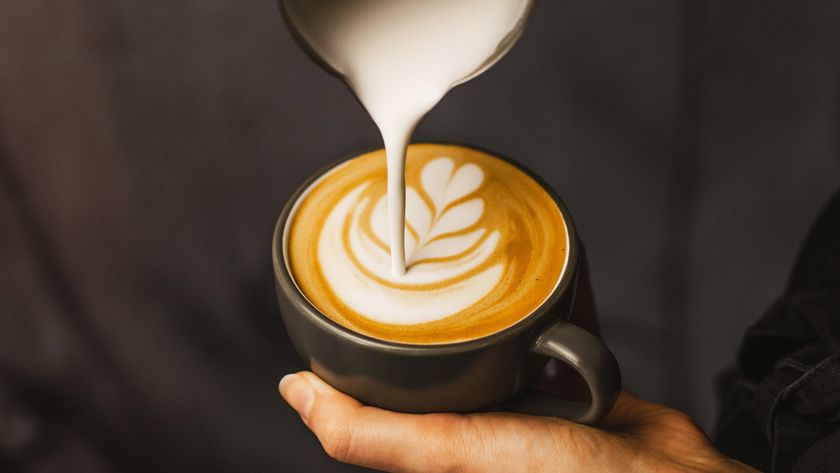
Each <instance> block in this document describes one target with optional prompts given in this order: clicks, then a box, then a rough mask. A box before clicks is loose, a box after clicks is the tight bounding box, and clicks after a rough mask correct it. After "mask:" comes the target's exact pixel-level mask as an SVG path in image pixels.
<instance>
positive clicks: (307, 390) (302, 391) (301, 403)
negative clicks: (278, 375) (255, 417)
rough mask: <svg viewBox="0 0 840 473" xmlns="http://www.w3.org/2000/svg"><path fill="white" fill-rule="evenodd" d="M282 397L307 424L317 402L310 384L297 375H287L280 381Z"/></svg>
mask: <svg viewBox="0 0 840 473" xmlns="http://www.w3.org/2000/svg"><path fill="white" fill-rule="evenodd" d="M280 395H281V396H283V399H285V400H286V402H288V403H289V405H290V406H292V409H294V410H296V411H297V413H298V414H300V416H301V417H302V418H303V421H304V422H306V421H307V419H308V417H309V410H310V409H312V403H313V401H315V391H314V390H313V389H312V386H311V385H310V384H309V382H308V381H307V380H306V379H304V378H303V377H302V376H300V375H297V374H287V375H286V376H283V379H281V380H280Z"/></svg>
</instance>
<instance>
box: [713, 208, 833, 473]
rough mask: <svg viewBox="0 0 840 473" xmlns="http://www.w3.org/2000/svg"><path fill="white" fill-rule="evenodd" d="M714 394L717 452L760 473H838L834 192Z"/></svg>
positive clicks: (746, 336) (750, 329) (747, 334)
mask: <svg viewBox="0 0 840 473" xmlns="http://www.w3.org/2000/svg"><path fill="white" fill-rule="evenodd" d="M721 388H722V391H723V395H724V409H723V412H722V415H721V418H720V422H719V426H718V434H717V442H716V443H717V446H718V448H719V449H720V450H721V451H722V452H723V453H725V454H727V455H729V456H732V457H735V458H737V459H739V460H741V461H744V462H745V463H748V464H750V465H753V466H755V467H757V468H760V469H762V470H764V471H772V472H796V473H805V472H809V473H811V472H826V473H828V472H835V473H836V472H837V471H840V193H838V194H836V195H835V197H834V198H833V199H832V201H831V202H830V203H829V204H828V205H827V206H826V208H825V209H824V210H823V212H822V215H821V216H820V218H819V220H818V221H817V222H816V224H815V225H814V227H813V229H812V231H811V233H810V235H809V236H808V238H807V239H806V241H805V243H804V246H803V248H802V250H801V254H800V257H799V260H798V262H797V263H796V266H795V268H794V270H793V272H792V275H791V279H790V283H789V285H788V288H787V290H786V292H785V294H783V295H782V296H781V297H780V298H779V299H778V300H776V301H775V302H774V303H773V304H772V305H771V306H770V307H769V308H768V310H767V312H766V313H765V314H764V316H763V317H762V318H761V319H760V320H759V321H758V322H756V323H755V324H754V325H753V326H752V327H750V328H749V330H747V333H746V334H745V336H744V339H743V342H742V345H741V348H740V350H739V353H738V363H737V369H736V370H735V371H732V372H729V373H727V374H726V375H725V376H724V378H723V380H722V383H721Z"/></svg>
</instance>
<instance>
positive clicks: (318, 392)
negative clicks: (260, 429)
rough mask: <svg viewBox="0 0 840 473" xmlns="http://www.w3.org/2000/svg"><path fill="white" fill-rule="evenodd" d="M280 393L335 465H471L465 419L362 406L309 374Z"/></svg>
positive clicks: (293, 378)
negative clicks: (334, 460) (342, 463)
mask: <svg viewBox="0 0 840 473" xmlns="http://www.w3.org/2000/svg"><path fill="white" fill-rule="evenodd" d="M279 388H280V394H281V395H282V396H283V398H284V399H285V400H286V402H288V403H289V405H290V406H291V407H292V408H293V409H295V411H297V412H298V414H300V416H301V419H302V420H303V422H304V423H305V424H306V426H307V427H309V429H310V430H312V432H313V433H314V434H315V435H316V436H317V437H318V440H319V441H320V442H321V445H322V446H323V448H324V450H325V451H326V452H327V454H328V455H329V456H331V457H333V458H335V459H336V460H339V461H342V462H346V463H353V464H356V465H362V466H366V467H369V468H376V469H382V470H399V471H424V472H425V471H447V470H453V469H458V467H459V466H461V465H464V464H465V463H466V462H467V461H468V460H469V458H467V456H468V452H469V449H467V448H465V447H466V446H467V440H468V438H469V437H470V436H469V434H468V432H470V431H471V430H472V428H471V426H470V425H469V424H470V422H469V420H468V418H467V417H466V416H463V415H459V414H400V413H396V412H391V411H386V410H383V409H378V408H375V407H370V406H363V405H361V404H360V403H359V402H358V401H356V400H355V399H353V398H351V397H349V396H347V395H345V394H343V393H341V392H339V391H337V390H336V389H335V388H333V387H332V386H330V385H328V384H327V383H325V382H324V381H322V380H321V379H320V378H318V377H317V376H315V375H314V374H313V373H310V372H307V371H304V372H300V373H296V374H290V375H287V376H285V377H283V379H282V380H281V381H280V386H279Z"/></svg>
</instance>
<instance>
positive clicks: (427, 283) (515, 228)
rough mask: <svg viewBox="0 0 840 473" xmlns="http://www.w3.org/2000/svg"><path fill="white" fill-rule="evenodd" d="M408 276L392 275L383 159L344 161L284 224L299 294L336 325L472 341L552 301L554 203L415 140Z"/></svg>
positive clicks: (480, 163)
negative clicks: (549, 297) (547, 300)
mask: <svg viewBox="0 0 840 473" xmlns="http://www.w3.org/2000/svg"><path fill="white" fill-rule="evenodd" d="M406 186H407V188H406V241H405V250H406V259H407V267H408V270H407V272H406V274H405V275H401V276H395V275H393V274H392V273H391V272H390V271H389V249H388V248H389V245H388V244H389V242H388V226H387V204H386V199H385V192H386V172H385V153H384V151H383V150H377V151H373V152H370V153H367V154H363V155H361V156H358V157H356V158H353V159H350V160H348V161H345V162H344V163H342V164H340V165H338V166H337V167H335V168H333V169H332V170H330V171H328V172H327V173H326V174H325V175H323V176H322V177H321V178H320V179H318V180H317V181H315V182H314V183H313V184H312V185H311V186H310V187H309V188H308V189H307V191H306V192H305V193H304V194H303V195H302V196H301V198H300V199H299V200H298V202H297V205H296V208H295V209H294V211H293V212H292V214H291V215H290V217H289V223H288V224H287V226H286V229H285V239H286V240H285V245H286V246H285V249H286V259H287V265H288V267H289V268H290V269H291V274H292V278H293V279H294V281H295V283H296V284H297V286H298V288H299V289H300V290H301V292H302V293H303V295H304V296H305V297H306V298H307V299H308V300H309V302H310V303H312V305H314V306H315V307H316V308H317V309H318V310H320V311H321V312H322V313H324V314H325V315H326V316H328V317H329V318H331V319H333V320H334V321H336V322H337V323H339V324H341V325H344V326H345V327H347V328H350V329H352V330H354V331H357V332H360V333H363V334H366V335H370V336H372V337H376V338H380V339H384V340H390V341H397V342H403V343H415V344H438V343H451V342H459V341H464V340H471V339H475V338H480V337H483V336H486V335H490V334H492V333H495V332H498V331H500V330H503V329H505V328H506V327H509V326H511V325H513V324H515V323H516V322H518V321H520V320H521V319H523V318H524V317H526V316H527V315H529V314H530V313H531V312H533V311H534V310H535V309H536V308H537V307H539V306H540V305H541V304H542V303H543V301H545V299H546V298H547V297H548V296H549V295H550V294H551V292H552V291H553V290H554V288H555V287H556V286H557V283H558V281H559V280H560V277H561V275H562V274H563V271H564V269H565V266H566V262H567V260H568V257H567V254H566V253H567V252H566V250H567V246H568V244H567V233H566V225H565V222H564V220H563V216H562V214H561V212H560V209H559V208H558V207H557V204H556V203H555V202H554V199H553V198H552V197H551V196H550V195H549V194H548V192H546V190H545V189H543V187H542V186H541V185H540V184H539V183H537V182H536V181H535V180H534V179H533V178H531V177H530V176H528V175H527V174H526V173H524V172H523V171H521V170H520V169H519V168H517V167H516V166H514V165H512V164H510V163H508V162H507V161H504V160H502V159H499V158H496V157H494V156H492V155H490V154H487V153H485V152H483V151H478V150H475V149H472V148H466V147H462V146H455V145H439V144H414V145H411V146H410V147H409V150H408V157H407V161H406Z"/></svg>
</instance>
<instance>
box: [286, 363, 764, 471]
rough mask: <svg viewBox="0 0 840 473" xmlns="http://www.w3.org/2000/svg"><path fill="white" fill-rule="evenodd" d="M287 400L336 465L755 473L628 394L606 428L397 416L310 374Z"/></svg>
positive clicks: (674, 415) (496, 416) (682, 422)
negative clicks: (338, 389) (339, 462)
mask: <svg viewBox="0 0 840 473" xmlns="http://www.w3.org/2000/svg"><path fill="white" fill-rule="evenodd" d="M280 393H281V394H282V396H283V397H284V398H285V399H286V401H287V402H288V403H289V404H290V405H291V406H292V407H293V408H294V409H295V410H296V411H297V412H298V413H299V414H300V416H301V419H302V420H303V422H304V423H305V424H306V426H307V427H309V429H311V430H312V431H313V432H314V433H315V435H316V436H317V437H318V440H320V442H321V445H322V446H323V447H324V450H326V452H327V454H329V455H330V456H331V457H333V458H335V459H337V460H339V461H342V462H346V463H353V464H356V465H361V466H366V467H369V468H376V469H380V470H388V471H406V472H411V471H417V472H435V471H468V472H469V471H477V472H495V471H498V472H512V471H574V472H590V471H591V472H599V473H609V472H622V473H630V472H634V471H639V472H658V471H667V472H680V471H686V472H688V471H691V472H712V471H714V472H746V471H755V470H753V469H752V468H749V467H747V466H746V465H744V464H741V463H738V462H736V461H735V460H732V459H728V458H726V457H724V456H722V455H721V454H720V453H719V452H717V451H716V450H715V449H714V448H713V447H712V446H711V445H710V444H709V440H708V439H707V438H706V436H705V435H704V434H703V432H702V431H701V430H700V429H699V428H698V427H697V426H696V425H695V423H694V422H693V421H692V420H691V418H689V417H688V416H687V415H685V414H683V413H682V412H679V411H676V410H673V409H669V408H667V407H664V406H661V405H658V404H654V403H651V402H647V401H644V400H642V399H639V398H638V397H636V396H634V395H633V394H631V393H629V392H627V391H624V392H622V393H621V395H620V396H619V399H618V401H617V402H616V405H615V407H614V408H613V409H612V411H611V412H610V414H609V415H608V416H607V418H606V419H605V420H604V421H603V422H602V423H601V424H600V425H599V426H598V427H589V426H585V425H580V424H576V423H574V422H569V421H565V420H562V419H557V418H551V417H536V416H526V415H520V414H509V413H478V414H466V415H465V414H399V413H395V412H390V411H385V410H382V409H377V408H375V407H369V406H363V405H361V404H360V403H359V402H358V401H356V400H355V399H353V398H351V397H349V396H347V395H345V394H342V393H341V392H339V391H337V390H335V389H334V388H332V387H331V386H329V385H328V384H327V383H325V382H324V381H322V380H321V379H320V378H318V377H317V376H315V375H314V374H313V373H310V372H300V373H297V374H292V375H288V376H286V377H284V378H283V380H282V381H280Z"/></svg>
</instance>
